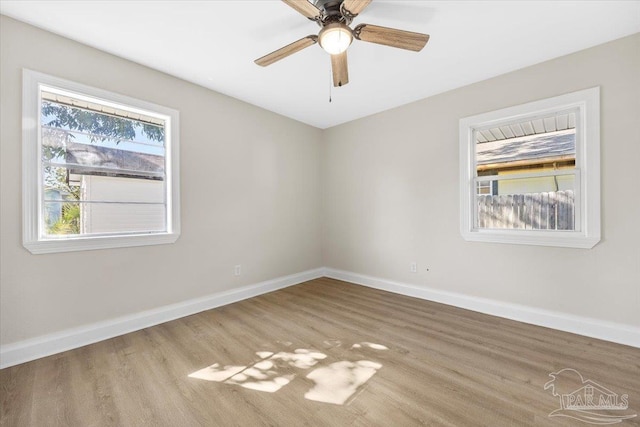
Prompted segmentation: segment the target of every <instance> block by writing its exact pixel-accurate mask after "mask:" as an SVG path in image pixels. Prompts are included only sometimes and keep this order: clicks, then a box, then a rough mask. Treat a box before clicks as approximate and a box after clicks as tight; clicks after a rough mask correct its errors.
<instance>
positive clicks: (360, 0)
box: [342, 0, 371, 16]
mask: <svg viewBox="0 0 640 427" xmlns="http://www.w3.org/2000/svg"><path fill="white" fill-rule="evenodd" d="M369 3H371V0H344V2H343V3H342V9H343V10H346V11H347V12H349V14H350V15H351V16H356V15H359V14H360V13H361V12H362V11H363V10H364V9H365V8H366V7H367V6H369Z"/></svg>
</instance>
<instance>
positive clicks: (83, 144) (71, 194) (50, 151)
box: [41, 91, 167, 238]
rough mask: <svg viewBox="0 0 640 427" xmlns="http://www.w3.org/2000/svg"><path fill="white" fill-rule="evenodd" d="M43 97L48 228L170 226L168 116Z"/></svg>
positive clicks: (81, 231)
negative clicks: (166, 132) (168, 217)
mask: <svg viewBox="0 0 640 427" xmlns="http://www.w3.org/2000/svg"><path fill="white" fill-rule="evenodd" d="M42 98H43V101H42V105H41V122H42V128H41V141H42V144H41V146H42V153H41V159H42V171H43V174H42V180H43V182H42V185H43V190H44V191H43V196H44V200H43V214H44V215H43V216H44V223H45V234H46V235H47V236H48V237H49V238H51V237H53V236H74V235H75V236H80V235H91V234H111V233H138V232H140V233H147V232H164V231H166V229H167V227H166V203H165V195H166V188H165V184H166V180H165V135H164V122H163V121H162V120H159V119H155V118H153V117H150V116H140V115H136V114H133V113H131V112H128V111H126V110H124V109H118V108H112V107H107V106H105V105H101V104H100V103H99V102H98V101H96V102H95V103H93V102H87V101H83V100H79V99H74V98H72V97H67V96H61V95H58V94H55V93H50V92H46V91H43V92H42ZM132 116H134V117H132Z"/></svg>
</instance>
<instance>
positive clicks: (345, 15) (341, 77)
mask: <svg viewBox="0 0 640 427" xmlns="http://www.w3.org/2000/svg"><path fill="white" fill-rule="evenodd" d="M282 1H283V2H285V3H286V4H288V5H289V6H291V7H292V8H293V9H295V10H296V11H298V12H299V13H301V14H302V15H304V16H306V17H307V18H309V19H310V20H312V21H315V22H316V23H317V24H318V25H319V26H320V27H321V28H322V29H321V30H320V32H319V33H318V35H317V36H316V35H309V36H306V37H303V38H301V39H300V40H298V41H295V42H293V43H291V44H289V45H287V46H285V47H283V48H280V49H278V50H276V51H273V52H271V53H270V54H268V55H265V56H263V57H262V58H258V59H256V60H255V61H254V62H255V63H256V64H258V65H260V66H262V67H266V66H267V65H271V64H273V63H274V62H276V61H279V60H281V59H283V58H286V57H287V56H289V55H292V54H294V53H296V52H298V51H300V50H302V49H304V48H306V47H309V46H311V45H314V44H316V43H320V46H321V47H322V48H323V49H324V50H325V51H326V52H327V53H329V54H330V55H331V69H332V72H333V85H334V86H336V87H337V86H344V85H346V84H347V83H349V69H348V66H347V48H348V47H349V46H350V45H351V43H352V42H353V39H354V38H356V39H358V40H362V41H365V42H370V43H377V44H383V45H387V46H391V47H397V48H400V49H407V50H413V51H415V52H419V51H421V50H422V48H423V47H424V46H425V45H426V44H427V41H429V35H428V34H421V33H413V32H411V31H403V30H396V29H394V28H387V27H379V26H377V25H370V24H360V25H358V26H357V27H355V28H354V29H353V30H352V29H351V28H350V27H349V25H350V24H351V21H353V18H355V17H356V16H358V15H359V14H360V13H361V12H362V11H363V10H364V9H365V8H366V7H367V6H369V3H371V0H313V3H311V2H310V1H307V0H282Z"/></svg>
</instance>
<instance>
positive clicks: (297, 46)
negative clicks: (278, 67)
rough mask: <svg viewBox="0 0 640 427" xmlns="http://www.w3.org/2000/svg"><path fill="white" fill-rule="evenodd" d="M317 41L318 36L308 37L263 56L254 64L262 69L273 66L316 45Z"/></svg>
mask: <svg viewBox="0 0 640 427" xmlns="http://www.w3.org/2000/svg"><path fill="white" fill-rule="evenodd" d="M317 41H318V36H313V35H312V36H307V37H304V38H302V39H300V40H298V41H295V42H293V43H291V44H289V45H286V46H285V47H282V48H280V49H278V50H275V51H273V52H271V53H270V54H268V55H265V56H263V57H262V58H258V59H256V60H255V61H253V62H255V63H256V64H258V65H260V66H261V67H266V66H267V65H271V64H273V63H274V62H276V61H279V60H281V59H283V58H286V57H287V56H289V55H293V54H294V53H296V52H298V51H301V50H302V49H304V48H305V47H309V46H311V45H314V44H316V43H317Z"/></svg>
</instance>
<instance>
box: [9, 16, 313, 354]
mask: <svg viewBox="0 0 640 427" xmlns="http://www.w3.org/2000/svg"><path fill="white" fill-rule="evenodd" d="M0 29H1V34H0V43H1V45H0V50H1V58H0V62H1V68H0V75H1V83H0V84H1V86H0V91H1V92H2V97H1V105H0V109H1V116H0V120H1V123H2V125H1V134H0V136H1V138H0V140H1V143H0V157H1V160H0V162H1V163H0V166H1V172H0V173H1V175H0V178H1V187H0V189H1V199H0V201H1V210H0V214H1V220H0V233H1V236H2V238H1V243H0V250H1V257H0V284H1V285H0V328H1V329H0V337H1V341H0V343H1V344H3V345H6V344H10V343H15V342H18V341H22V340H26V339H29V338H34V337H38V336H41V335H44V334H49V333H52V332H56V331H61V330H65V329H68V328H73V327H77V326H81V325H86V324H90V323H94V322H99V321H102V320H107V319H112V318H115V317H118V316H123V315H128V314H132V313H137V312H140V311H142V310H148V309H152V308H156V307H161V306H164V305H167V304H172V303H177V302H181V301H185V300H189V299H193V298H198V297H201V296H205V295H210V294H213V293H216V292H219V291H223V290H229V289H234V288H238V287H240V286H243V285H247V284H254V283H257V282H261V281H264V280H268V279H273V278H276V277H280V276H284V275H288V274H292V273H296V272H300V271H306V270H309V269H312V268H317V267H320V266H321V263H322V260H321V247H320V240H321V239H320V218H319V212H320V197H319V192H320V187H319V185H320V175H319V161H318V158H319V148H320V146H319V144H320V139H321V136H322V134H321V131H320V130H317V129H315V128H312V127H310V126H307V125H304V124H301V123H299V122H296V121H293V120H290V119H287V118H284V117H282V116H279V115H276V114H273V113H270V112H267V111H265V110H262V109H259V108H257V107H254V106H251V105H248V104H246V103H243V102H240V101H238V100H235V99H232V98H229V97H226V96H223V95H221V94H218V93H215V92H212V91H209V90H206V89H203V88H202V87H199V86H196V85H193V84H190V83H187V82H185V81H182V80H179V79H176V78H174V77H170V76H168V75H166V74H163V73H160V72H157V71H154V70H151V69H149V68H146V67H143V66H140V65H137V64H135V63H132V62H129V61H126V60H124V59H120V58H117V57H114V56H112V55H109V54H107V53H104V52H100V51H98V50H95V49H92V48H89V47H87V46H84V45H81V44H79V43H76V42H73V41H70V40H68V39H65V38H62V37H58V36H55V35H53V34H51V33H48V32H45V31H42V30H39V29H36V28H34V27H31V26H28V25H26V24H23V23H20V22H18V21H15V20H12V19H10V18H7V17H4V16H3V17H1V21H0ZM23 67H25V68H29V69H32V70H36V71H40V72H44V73H48V74H52V75H55V76H58V77H62V78H65V79H69V80H73V81H77V82H80V83H83V84H87V85H91V86H95V87H98V88H101V89H106V90H110V91H113V92H118V93H122V94H126V95H129V96H132V97H135V98H140V99H143V100H147V101H150V102H153V103H157V104H160V105H166V106H168V107H171V108H175V109H177V110H179V111H180V121H181V134H180V137H181V139H180V145H181V186H182V188H181V198H182V212H181V216H182V235H181V237H180V239H179V240H178V241H177V242H176V243H175V244H173V245H160V246H152V247H138V248H124V249H114V250H99V251H90V252H76V253H60V254H50V255H31V254H30V253H29V252H28V251H27V250H26V249H24V248H23V246H22V243H21V242H22V236H21V225H20V224H21V221H22V219H21V184H20V181H21V179H20V177H21V148H20V145H21V104H22V100H21V90H22V81H21V73H22V68H23ZM236 264H242V266H243V274H242V275H241V276H239V277H234V275H233V266H234V265H236ZM54 272H59V273H60V274H55V273H54Z"/></svg>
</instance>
